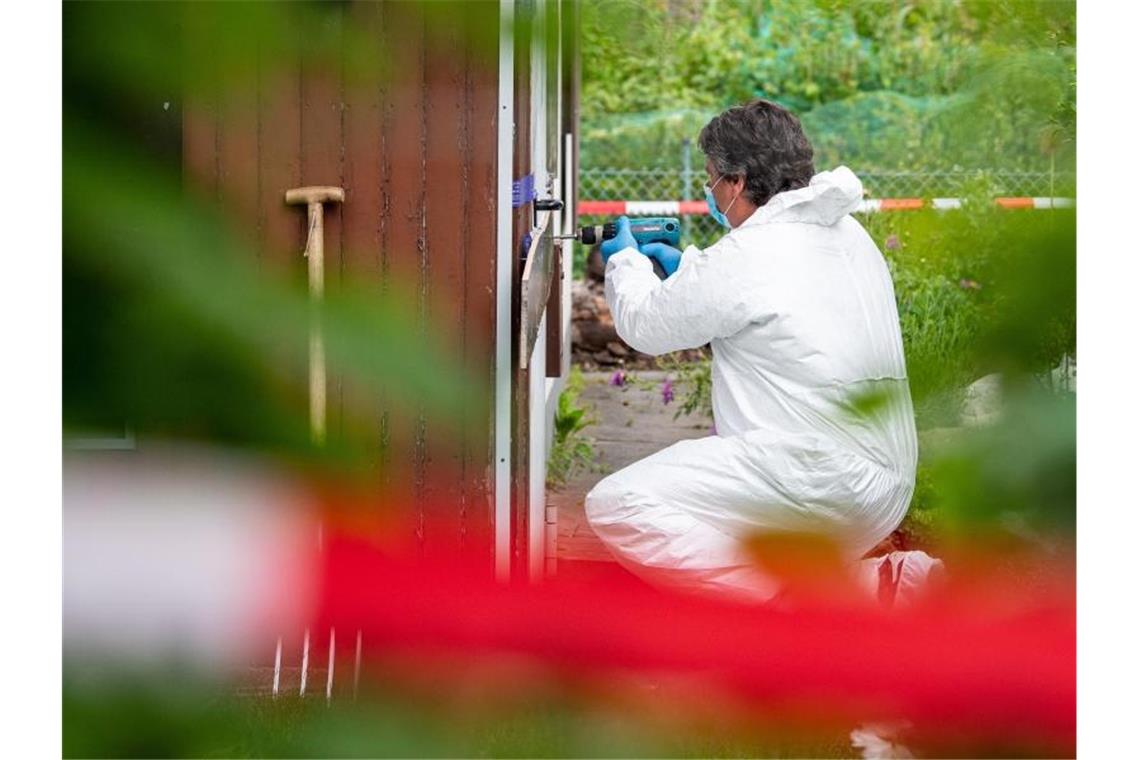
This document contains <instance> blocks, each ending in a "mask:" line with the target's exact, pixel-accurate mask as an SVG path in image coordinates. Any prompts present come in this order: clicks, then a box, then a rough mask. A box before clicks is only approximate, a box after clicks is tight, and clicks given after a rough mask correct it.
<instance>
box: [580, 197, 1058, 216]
mask: <svg viewBox="0 0 1140 760" xmlns="http://www.w3.org/2000/svg"><path fill="white" fill-rule="evenodd" d="M994 203H995V204H996V205H998V206H1001V207H1002V208H1008V209H1019V208H1034V209H1045V208H1073V207H1074V206H1076V200H1075V199H1073V198H1029V197H1000V198H994ZM961 207H962V199H961V198H931V199H929V200H928V199H926V198H867V199H866V200H864V201H863V203H862V205H861V206H860V208H859V210H858V212H857V213H872V212H876V211H917V210H919V209H924V208H932V209H936V210H939V211H945V210H948V209H956V208H961ZM708 212H709V210H708V206H706V205H705V202H704V201H703V200H699V201H579V202H578V213H579V214H580V215H582V216H620V215H622V214H626V215H628V216H685V215H689V214H708Z"/></svg>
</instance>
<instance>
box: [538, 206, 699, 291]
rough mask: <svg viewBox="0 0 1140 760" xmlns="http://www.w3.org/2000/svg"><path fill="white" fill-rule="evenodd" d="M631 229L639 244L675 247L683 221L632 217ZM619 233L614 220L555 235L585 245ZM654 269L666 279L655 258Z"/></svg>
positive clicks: (594, 243)
mask: <svg viewBox="0 0 1140 760" xmlns="http://www.w3.org/2000/svg"><path fill="white" fill-rule="evenodd" d="M629 231H630V232H631V233H633V239H634V240H636V241H637V244H638V245H639V246H641V245H645V244H646V243H665V244H666V245H671V246H673V247H674V248H679V247H680V246H681V221H680V220H679V219H677V218H675V217H670V216H646V217H637V218H631V219H630V220H629ZM616 234H617V225H616V224H615V223H613V222H607V223H605V224H594V225H589V226H586V227H579V228H578V231H577V232H575V233H574V234H573V235H555V236H554V237H555V238H556V239H573V240H577V241H578V242H579V243H582V244H583V245H597V244H598V243H600V242H602V241H603V240H609V239H610V238H612V237H613V236H614V235H616ZM653 271H654V272H656V273H657V276H658V277H660V278H661V279H665V270H664V269H662V268H661V264H659V263H658V262H657V260H656V259H653Z"/></svg>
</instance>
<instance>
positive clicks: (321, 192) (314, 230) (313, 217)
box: [285, 187, 344, 443]
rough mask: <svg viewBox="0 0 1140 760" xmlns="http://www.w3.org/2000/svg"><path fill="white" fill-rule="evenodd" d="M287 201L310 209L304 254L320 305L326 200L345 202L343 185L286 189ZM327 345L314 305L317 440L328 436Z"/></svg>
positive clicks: (312, 388)
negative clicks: (326, 419)
mask: <svg viewBox="0 0 1140 760" xmlns="http://www.w3.org/2000/svg"><path fill="white" fill-rule="evenodd" d="M285 202H286V203H288V204H290V205H299V204H302V203H303V204H305V205H306V206H308V209H309V234H308V237H307V238H306V242H305V257H306V258H307V259H308V260H309V298H310V299H311V301H312V304H313V306H314V307H319V306H320V303H321V300H322V298H324V293H325V212H324V204H326V203H344V188H342V187H296V188H293V189H292V190H286V191H285ZM325 398H326V385H325V345H324V338H323V337H322V334H321V322H320V310H319V308H314V315H313V319H312V321H311V322H310V324H309V425H310V430H311V432H312V437H313V441H314V442H315V443H323V442H324V440H325Z"/></svg>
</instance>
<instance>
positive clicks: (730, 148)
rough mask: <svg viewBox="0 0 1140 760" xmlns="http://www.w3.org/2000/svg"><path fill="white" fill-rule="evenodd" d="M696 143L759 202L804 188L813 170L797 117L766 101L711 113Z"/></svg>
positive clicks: (721, 169)
mask: <svg viewBox="0 0 1140 760" xmlns="http://www.w3.org/2000/svg"><path fill="white" fill-rule="evenodd" d="M698 142H699V144H700V146H701V150H702V151H704V153H705V155H706V156H707V157H708V158H709V159H710V160H711V161H712V165H713V168H715V169H716V171H717V173H718V174H721V175H722V176H726V177H741V176H743V177H744V192H745V194H746V195H747V197H748V198H749V199H750V200H751V201H752V202H753V203H755V204H756V205H757V206H763V205H764V204H765V203H767V202H768V201H769V200H771V199H772V196H774V195H776V194H777V193H781V192H783V191H785V190H795V189H797V188H801V187H807V185H808V183H809V182H811V178H812V175H814V174H815V166H814V165H813V164H812V149H811V143H810V142H808V139H807V137H806V136H805V135H804V130H803V127H801V126H800V120H799V119H797V118H796V117H795V116H794V115H792V113H791V112H790V111H788V110H787V109H786V108H783V107H781V106H778V105H776V104H775V103H771V102H769V101H767V100H760V99H757V100H753V101H752V102H751V103H748V104H747V105H743V106H734V107H732V108H730V109H728V110H727V111H725V112H724V113H722V114H721V115H720V116H715V117H713V119H712V121H710V122H709V123H708V124H706V125H705V126H704V128H703V129H702V130H701V136H700V137H699V138H698Z"/></svg>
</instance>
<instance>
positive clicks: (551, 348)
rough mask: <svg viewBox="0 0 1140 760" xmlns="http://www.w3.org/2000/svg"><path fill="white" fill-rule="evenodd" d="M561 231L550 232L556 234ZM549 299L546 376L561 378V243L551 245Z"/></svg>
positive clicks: (547, 303) (547, 306)
mask: <svg viewBox="0 0 1140 760" xmlns="http://www.w3.org/2000/svg"><path fill="white" fill-rule="evenodd" d="M560 231H561V230H551V232H550V234H558V233H559V232H560ZM551 248H552V257H551V260H550V266H551V272H550V297H549V298H547V300H546V376H547V377H561V376H562V243H561V242H558V241H556V242H554V243H553V244H552V247H551Z"/></svg>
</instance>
